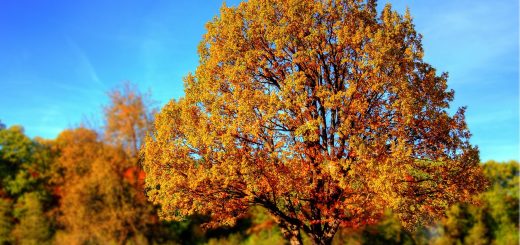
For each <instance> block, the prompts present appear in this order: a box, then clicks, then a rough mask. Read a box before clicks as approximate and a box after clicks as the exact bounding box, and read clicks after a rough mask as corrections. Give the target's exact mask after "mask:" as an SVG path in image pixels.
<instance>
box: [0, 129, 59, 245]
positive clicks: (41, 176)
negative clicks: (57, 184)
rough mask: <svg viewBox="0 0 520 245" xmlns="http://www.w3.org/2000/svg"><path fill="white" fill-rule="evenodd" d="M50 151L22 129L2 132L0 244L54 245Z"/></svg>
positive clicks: (0, 158) (46, 145)
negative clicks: (49, 244)
mask: <svg viewBox="0 0 520 245" xmlns="http://www.w3.org/2000/svg"><path fill="white" fill-rule="evenodd" d="M50 163H51V158H50V156H49V148H48V144H47V142H45V141H44V140H41V139H35V140H31V139H30V138H29V137H27V136H26V135H25V134H24V131H23V128H22V127H21V126H11V127H9V128H7V129H6V128H3V129H0V222H1V225H0V226H1V228H0V242H1V243H16V244H46V243H50V241H51V239H52V235H53V233H54V230H53V229H52V225H53V224H54V219H53V217H52V215H50V214H51V211H52V202H53V200H52V199H51V193H50V188H49V187H50V185H49V184H48V180H49V177H50V172H49V171H50V168H49V167H50Z"/></svg>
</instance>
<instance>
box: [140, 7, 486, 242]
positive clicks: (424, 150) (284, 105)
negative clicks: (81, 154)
mask: <svg viewBox="0 0 520 245" xmlns="http://www.w3.org/2000/svg"><path fill="white" fill-rule="evenodd" d="M206 28H207V33H206V34H205V35H204V37H203V41H202V42H201V44H200V46H199V54H200V65H199V66H198V68H197V69H196V71H195V73H194V74H190V75H188V76H187V77H186V78H185V94H186V95H185V98H182V99H180V100H179V101H174V100H172V101H170V103H168V104H167V105H166V106H165V107H164V108H163V109H162V111H161V112H160V113H159V115H158V116H157V118H156V121H155V133H154V134H153V135H151V136H150V137H148V139H147V141H146V144H145V147H144V154H145V166H144V167H145V171H146V184H147V188H148V195H149V198H150V200H152V201H153V202H154V203H156V204H159V205H161V207H162V211H163V212H162V217H163V218H166V219H182V218H183V217H186V216H187V215H191V214H194V213H203V214H209V215H210V216H211V218H212V219H211V221H210V223H209V224H208V225H209V226H212V225H220V224H232V223H233V222H234V221H235V220H236V219H237V218H238V217H241V216H242V215H244V214H245V213H246V211H247V209H248V208H249V207H250V206H254V205H259V206H262V207H264V208H265V209H267V210H268V212H269V213H270V214H271V215H272V216H273V218H274V219H275V220H276V221H277V222H278V225H279V226H280V228H281V231H282V233H283V235H284V236H285V237H286V238H287V239H288V240H289V241H290V242H291V243H294V244H298V243H301V236H300V231H303V232H305V233H306V234H308V235H309V237H310V238H311V239H312V240H313V241H314V242H315V243H317V244H328V243H330V242H331V240H332V238H333V236H334V234H335V233H336V231H337V230H338V228H339V227H340V226H345V227H357V226H360V225H364V224H367V223H374V222H377V221H378V220H379V219H380V218H381V217H382V215H383V213H384V210H385V209H386V208H390V209H392V210H393V212H394V213H395V214H396V215H397V217H398V218H399V219H400V220H401V222H402V224H403V225H404V226H405V227H413V226H414V225H415V224H417V223H424V222H428V221H431V220H432V219H433V218H435V217H437V216H440V215H441V214H443V212H444V210H445V209H446V208H447V207H448V206H449V205H450V204H452V203H455V202H459V201H469V200H470V198H471V195H472V194H473V193H475V192H478V191H480V190H481V189H482V188H483V185H484V181H483V177H482V173H481V170H480V168H479V165H478V162H479V157H478V149H477V148H476V147H474V146H472V145H471V144H470V143H469V138H470V132H469V130H468V128H467V125H466V123H465V119H464V108H460V109H458V110H457V111H456V112H455V113H454V114H452V113H450V112H449V110H448V108H449V103H450V101H452V100H453V96H454V92H453V91H452V90H449V89H448V87H447V74H445V73H442V74H438V73H437V72H436V70H435V69H434V68H433V67H431V66H430V65H429V64H427V63H425V62H424V61H423V58H422V57H423V49H422V45H421V36H420V35H419V34H418V33H417V32H416V31H415V30H414V25H413V23H412V19H411V17H410V14H409V13H408V12H407V13H406V14H405V15H404V16H403V15H400V14H399V13H397V12H395V11H393V10H392V9H391V7H390V6H389V5H388V6H386V7H385V8H384V9H383V10H382V12H381V13H378V12H377V10H376V3H375V1H374V0H368V1H360V0H323V1H319V0H283V1H282V0H279V1H278V0H250V1H248V2H244V3H241V4H239V5H238V6H237V7H231V8H229V7H225V6H224V7H223V8H222V9H221V13H220V16H218V17H216V18H214V19H213V21H211V22H209V23H208V24H207V26H206Z"/></svg>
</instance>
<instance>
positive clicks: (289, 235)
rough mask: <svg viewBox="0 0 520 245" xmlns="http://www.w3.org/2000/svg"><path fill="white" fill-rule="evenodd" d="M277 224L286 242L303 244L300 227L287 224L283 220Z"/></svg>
mask: <svg viewBox="0 0 520 245" xmlns="http://www.w3.org/2000/svg"><path fill="white" fill-rule="evenodd" d="M278 225H279V226H280V231H281V232H282V235H283V237H284V238H285V240H286V244H290V245H301V244H303V242H302V236H301V234H300V229H299V228H298V227H297V226H295V225H291V224H288V223H287V222H285V221H281V222H280V223H278Z"/></svg>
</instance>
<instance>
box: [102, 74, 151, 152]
mask: <svg viewBox="0 0 520 245" xmlns="http://www.w3.org/2000/svg"><path fill="white" fill-rule="evenodd" d="M108 96H109V98H110V104H109V105H108V106H106V107H105V121H106V125H105V137H106V140H107V142H112V143H114V144H116V145H119V146H121V147H123V148H124V149H125V151H126V152H127V154H128V155H129V156H131V157H133V158H136V159H137V154H138V152H139V148H140V146H141V144H142V143H143V141H144V137H145V136H146V132H148V131H149V130H150V128H151V125H152V121H153V115H154V113H155V111H154V109H152V108H151V103H152V101H151V100H150V95H149V94H142V93H140V92H139V91H138V90H137V88H136V86H135V85H133V84H131V83H129V82H126V83H124V84H123V85H122V86H121V87H120V88H115V89H113V90H112V91H110V92H109V93H108Z"/></svg>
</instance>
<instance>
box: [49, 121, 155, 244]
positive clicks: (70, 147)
mask: <svg viewBox="0 0 520 245" xmlns="http://www.w3.org/2000/svg"><path fill="white" fill-rule="evenodd" d="M56 150H57V151H58V153H57V154H59V158H58V159H57V164H59V166H60V172H61V173H62V175H61V176H60V177H61V180H56V182H57V183H59V186H60V188H61V189H62V191H61V193H62V197H61V202H60V204H61V206H60V212H61V215H60V222H61V224H62V226H63V227H64V232H62V233H60V234H59V235H58V237H57V240H56V241H57V242H58V243H63V244H71V243H74V244H84V243H94V244H106V243H117V244H122V243H125V242H128V241H132V240H133V241H134V242H135V241H139V239H143V234H142V230H141V229H142V228H143V227H146V224H147V220H146V218H147V217H146V216H143V215H142V213H141V212H140V209H139V207H136V206H134V205H133V204H134V201H133V199H134V198H135V192H133V191H132V190H133V188H132V187H131V186H130V185H129V184H128V183H127V181H126V180H125V179H124V178H123V173H124V169H126V167H127V166H129V165H130V164H131V161H129V160H128V156H127V155H126V154H125V153H124V151H123V150H122V149H120V148H114V147H112V146H109V145H105V144H103V143H102V142H101V141H100V140H99V138H98V135H97V134H96V132H94V131H92V130H89V129H84V128H78V129H74V130H69V131H64V132H62V133H61V134H60V136H58V138H57V140H56Z"/></svg>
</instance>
